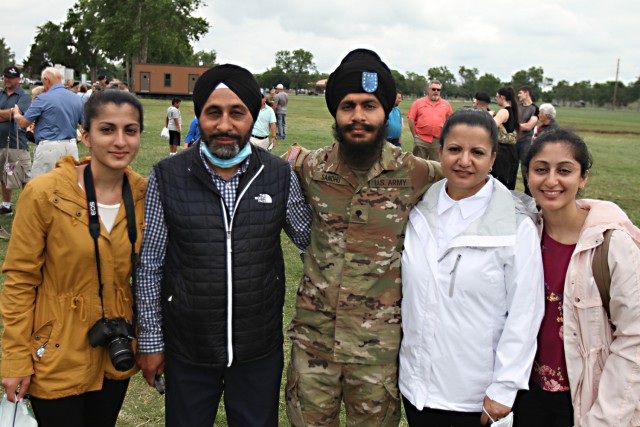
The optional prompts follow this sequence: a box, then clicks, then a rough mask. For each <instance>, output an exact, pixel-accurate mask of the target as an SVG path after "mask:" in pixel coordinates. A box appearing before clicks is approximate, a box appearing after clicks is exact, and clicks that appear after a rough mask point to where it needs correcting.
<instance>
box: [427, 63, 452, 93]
mask: <svg viewBox="0 0 640 427" xmlns="http://www.w3.org/2000/svg"><path fill="white" fill-rule="evenodd" d="M427 76H428V77H429V81H431V80H439V81H440V83H442V92H443V93H450V94H455V92H456V88H457V85H456V76H454V75H453V73H452V72H451V71H449V69H448V68H447V67H446V66H444V67H431V68H429V70H428V71H427Z"/></svg>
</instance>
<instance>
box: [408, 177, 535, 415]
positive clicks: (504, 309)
mask: <svg viewBox="0 0 640 427" xmlns="http://www.w3.org/2000/svg"><path fill="white" fill-rule="evenodd" d="M490 179H493V180H494V182H493V185H494V189H493V193H492V195H491V199H490V202H489V205H488V207H487V209H486V211H485V213H484V215H482V216H481V217H480V218H479V219H478V220H476V221H475V222H473V223H471V224H470V225H469V227H468V228H467V229H466V230H465V231H463V232H462V233H460V234H459V235H458V236H457V237H454V238H453V239H452V240H451V242H450V243H449V247H448V248H447V249H446V251H444V252H442V251H441V253H444V255H443V256H441V258H440V259H438V258H437V253H438V248H437V242H438V231H437V224H438V217H437V210H438V207H437V204H438V198H439V193H440V190H441V188H442V186H443V185H446V180H442V181H440V182H439V183H436V184H434V185H433V186H432V187H431V188H430V189H429V191H428V192H427V194H426V195H425V198H424V199H423V201H421V202H420V203H419V204H418V205H416V207H415V208H414V209H413V211H412V212H411V214H410V217H409V223H408V225H407V232H406V239H405V248H404V252H403V256H402V292H403V299H402V328H403V333H404V335H403V339H402V345H401V348H400V378H399V386H400V391H401V392H402V394H403V395H404V396H405V397H406V398H407V399H408V400H409V401H410V402H411V403H412V404H413V405H414V406H416V407H417V408H418V409H422V408H424V407H429V408H434V409H445V410H452V411H459V412H480V411H482V401H483V398H484V396H485V395H487V396H488V397H489V398H491V399H492V400H495V401H497V402H499V403H501V404H503V405H506V406H512V405H513V401H514V399H515V396H516V393H517V391H518V390H519V389H526V388H527V387H528V380H529V376H530V373H531V366H532V364H533V358H534V356H535V353H536V336H537V334H538V328H539V326H540V322H541V320H542V316H543V314H544V284H543V272H542V259H541V254H540V241H539V239H538V235H537V231H536V227H535V223H534V221H533V220H532V217H533V216H534V215H535V209H526V208H525V207H524V204H523V203H522V202H521V201H520V200H518V199H516V198H514V196H513V195H512V193H511V192H510V191H509V190H507V188H506V187H504V186H503V185H502V184H500V183H499V182H498V181H497V180H495V179H494V178H490ZM531 200H532V199H531Z"/></svg>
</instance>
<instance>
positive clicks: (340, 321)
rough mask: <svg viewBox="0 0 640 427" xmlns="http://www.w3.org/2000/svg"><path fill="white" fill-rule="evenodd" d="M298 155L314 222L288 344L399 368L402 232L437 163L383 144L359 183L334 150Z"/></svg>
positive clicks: (328, 355)
mask: <svg viewBox="0 0 640 427" xmlns="http://www.w3.org/2000/svg"><path fill="white" fill-rule="evenodd" d="M295 156H297V157H296V158H295V159H290V160H291V164H292V165H293V166H294V170H295V171H296V172H297V173H298V176H299V178H300V183H301V185H302V188H303V190H304V193H305V197H306V200H307V203H309V204H310V205H311V207H312V210H313V223H312V227H311V245H310V246H309V248H308V251H307V254H306V255H305V261H304V275H303V277H302V279H301V281H300V284H299V288H298V292H297V298H296V313H295V315H294V318H293V321H292V323H291V325H290V327H289V332H288V334H289V337H290V338H291V339H292V340H293V344H294V346H297V347H298V348H300V349H301V350H303V351H306V352H313V353H315V354H318V355H319V356H320V357H322V358H323V359H324V360H330V361H334V362H340V363H359V364H370V365H386V364H392V365H397V361H398V351H399V348H400V323H401V322H400V298H401V284H402V283H401V279H400V258H401V251H402V247H403V242H404V234H405V228H406V224H407V220H408V217H409V211H410V210H411V208H413V206H414V205H415V204H416V202H417V201H418V200H420V198H421V197H422V195H423V194H424V192H425V191H426V190H427V189H428V188H429V187H430V186H431V184H432V183H433V182H435V181H436V180H438V179H440V178H441V177H442V171H441V168H440V164H439V163H438V162H432V161H426V160H423V159H419V158H417V157H415V156H413V155H412V154H410V153H407V152H402V150H401V149H400V148H397V147H394V146H393V145H391V144H385V146H384V149H383V151H382V155H381V157H380V160H379V161H378V162H376V163H375V164H374V165H373V166H372V167H371V169H370V170H369V173H368V175H367V177H366V179H363V180H362V181H360V180H359V178H358V176H357V175H356V174H355V173H354V172H353V171H352V170H351V169H350V168H349V166H348V165H346V164H345V163H344V162H341V160H340V157H339V155H338V144H337V143H334V144H333V145H331V146H329V147H325V148H322V149H319V150H316V151H313V152H306V151H302V152H301V151H300V150H297V154H295Z"/></svg>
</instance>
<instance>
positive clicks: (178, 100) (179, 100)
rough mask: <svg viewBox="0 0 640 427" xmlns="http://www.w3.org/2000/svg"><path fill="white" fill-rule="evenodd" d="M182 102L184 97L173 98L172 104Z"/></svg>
mask: <svg viewBox="0 0 640 427" xmlns="http://www.w3.org/2000/svg"><path fill="white" fill-rule="evenodd" d="M181 102H182V99H180V98H173V99H172V100H171V104H180V103H181Z"/></svg>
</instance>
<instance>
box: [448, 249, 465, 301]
mask: <svg viewBox="0 0 640 427" xmlns="http://www.w3.org/2000/svg"><path fill="white" fill-rule="evenodd" d="M460 258H462V254H458V256H457V257H456V262H455V263H454V264H453V269H452V270H451V271H450V272H449V274H450V275H451V280H450V281H449V297H450V298H452V297H453V288H454V287H455V284H456V270H457V269H458V263H459V262H460Z"/></svg>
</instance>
